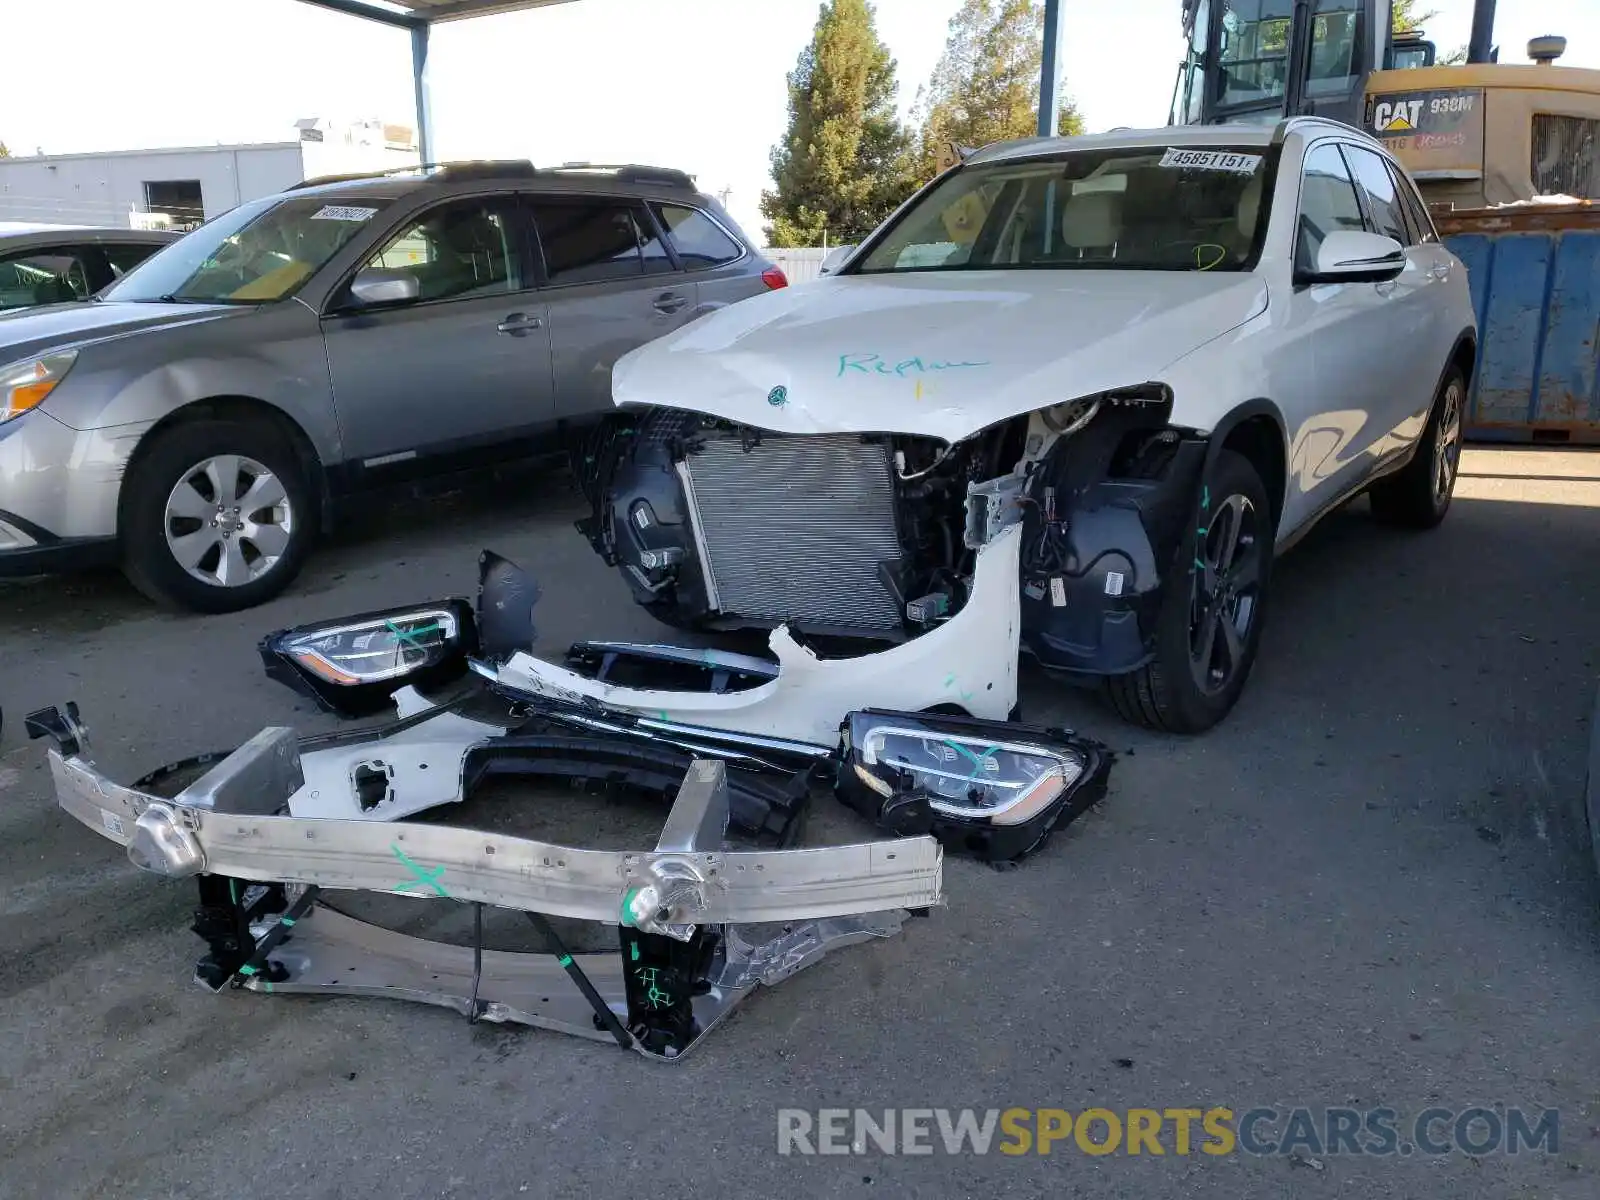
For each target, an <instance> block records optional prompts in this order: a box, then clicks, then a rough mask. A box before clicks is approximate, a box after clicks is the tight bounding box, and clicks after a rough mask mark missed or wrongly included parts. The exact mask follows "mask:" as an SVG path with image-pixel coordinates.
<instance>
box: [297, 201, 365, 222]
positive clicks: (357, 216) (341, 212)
mask: <svg viewBox="0 0 1600 1200" xmlns="http://www.w3.org/2000/svg"><path fill="white" fill-rule="evenodd" d="M377 213H378V210H377V209H375V208H340V207H339V206H338V205H336V204H329V205H326V206H325V207H323V208H319V209H317V211H316V212H314V213H312V214H311V219H312V220H313V221H370V220H371V219H372V218H373V217H375V216H376V215H377Z"/></svg>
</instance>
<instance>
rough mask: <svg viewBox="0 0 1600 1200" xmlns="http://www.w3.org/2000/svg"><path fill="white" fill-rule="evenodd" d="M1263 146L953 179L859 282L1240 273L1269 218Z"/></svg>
mask: <svg viewBox="0 0 1600 1200" xmlns="http://www.w3.org/2000/svg"><path fill="white" fill-rule="evenodd" d="M1265 170H1266V162H1265V157H1264V153H1263V148H1262V147H1254V148H1251V147H1233V146H1205V147H1197V148H1191V149H1180V148H1173V147H1164V146H1153V147H1150V148H1148V149H1145V148H1142V147H1141V148H1136V149H1135V148H1128V147H1123V148H1119V149H1114V150H1082V151H1076V152H1073V153H1069V154H1059V155H1053V156H1051V157H1050V158H1039V159H1028V160H1026V161H1021V162H999V163H993V164H986V165H980V166H972V167H962V168H959V169H958V170H955V171H952V172H951V173H950V174H949V175H948V176H947V177H946V178H945V179H944V180H943V181H942V182H940V183H938V184H936V185H935V186H934V187H933V188H931V189H930V190H929V191H928V192H927V193H926V194H925V195H924V196H923V197H922V198H921V199H920V200H918V201H917V202H916V203H915V204H914V205H912V206H911V208H909V209H908V210H907V211H906V212H905V213H904V215H902V216H901V217H900V219H899V220H898V221H896V222H895V223H894V224H893V225H892V226H891V227H890V228H889V229H888V231H887V232H886V233H885V234H884V235H883V236H882V237H881V238H879V239H878V241H877V244H876V245H874V246H873V247H872V249H871V251H870V252H869V253H868V254H867V255H866V257H865V258H864V259H863V260H862V261H861V263H860V264H859V266H857V267H856V268H855V269H854V271H853V272H852V273H860V274H868V275H870V274H878V273H883V272H892V271H930V270H945V271H949V270H962V269H969V270H995V269H1018V268H1040V267H1056V268H1065V269H1071V268H1074V267H1077V268H1086V269H1092V270H1124V271H1138V270H1145V271H1237V270H1241V269H1242V268H1243V267H1244V265H1245V263H1246V262H1247V261H1248V260H1249V258H1250V253H1251V249H1252V247H1253V246H1254V244H1255V238H1256V230H1257V227H1258V226H1259V225H1260V223H1261V221H1262V220H1263V219H1264V217H1265V209H1266V205H1265V204H1264V203H1262V199H1261V196H1262V187H1263V180H1264V177H1265Z"/></svg>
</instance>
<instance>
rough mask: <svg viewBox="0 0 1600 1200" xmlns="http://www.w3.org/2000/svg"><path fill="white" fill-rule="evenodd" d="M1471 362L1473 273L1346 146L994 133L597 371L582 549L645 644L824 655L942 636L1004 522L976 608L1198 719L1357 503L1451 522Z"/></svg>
mask: <svg viewBox="0 0 1600 1200" xmlns="http://www.w3.org/2000/svg"><path fill="white" fill-rule="evenodd" d="M1476 342H1477V335H1476V327H1475V322H1474V317H1473V310H1472V304H1471V301H1470V299H1469V296H1468V290H1467V277H1466V270H1465V268H1464V267H1463V266H1462V264H1461V263H1460V261H1459V260H1457V259H1456V258H1455V257H1454V255H1452V254H1451V253H1450V251H1449V250H1447V249H1446V248H1445V246H1444V245H1443V244H1442V243H1441V242H1440V240H1439V237H1438V234H1437V233H1436V231H1435V230H1434V227H1433V224H1432V222H1431V221H1430V220H1429V217H1428V214H1427V211H1426V209H1425V207H1424V205H1423V204H1422V202H1421V200H1420V198H1419V197H1418V195H1417V191H1416V189H1415V187H1414V185H1413V184H1412V182H1411V181H1410V179H1409V178H1407V176H1406V174H1405V172H1404V171H1403V170H1402V169H1401V168H1400V167H1399V165H1398V164H1397V163H1396V162H1395V161H1394V160H1393V159H1392V158H1390V157H1389V156H1388V155H1387V154H1386V153H1385V152H1384V150H1383V149H1382V147H1381V146H1380V145H1379V144H1378V143H1377V142H1376V141H1375V140H1373V139H1372V138H1370V137H1367V136H1366V135H1364V134H1362V133H1360V132H1359V131H1357V130H1355V129H1353V128H1350V127H1348V126H1344V125H1340V124H1335V123H1333V122H1329V121H1326V120H1320V119H1315V118H1292V119H1290V120H1288V121H1285V122H1283V123H1281V124H1279V125H1277V126H1276V127H1265V126H1264V127H1210V128H1169V129H1157V130H1151V131H1142V132H1117V133H1110V134H1105V135H1097V136H1093V137H1080V138H1072V139H1065V140H1063V139H1039V140H1028V141H1021V142H1010V143H1004V144H999V145H994V146H990V147H987V148H985V149H983V150H981V151H979V152H977V153H975V154H973V155H971V156H970V157H968V158H967V160H966V161H965V162H963V163H962V164H961V165H960V166H958V167H956V168H955V169H953V170H951V171H948V172H946V173H945V174H943V175H941V176H940V177H939V178H938V179H936V180H934V181H933V182H932V183H931V184H929V185H928V186H927V187H925V188H924V189H922V190H921V191H920V192H919V193H918V194H917V195H916V196H914V197H913V198H912V199H911V200H909V201H908V202H907V203H906V204H905V205H904V206H903V207H902V208H901V209H900V210H899V211H898V212H896V213H895V214H894V215H893V216H892V217H891V218H890V219H889V220H888V221H887V222H885V224H884V225H883V226H882V227H881V228H879V229H878V230H877V231H876V232H875V233H873V235H872V236H871V237H869V238H868V239H867V240H866V241H864V242H863V243H862V244H861V245H860V246H859V247H857V248H856V249H855V250H854V251H852V252H851V253H850V256H849V258H848V259H847V260H846V261H845V262H844V263H843V264H842V265H841V266H839V267H838V268H837V270H836V271H835V272H834V273H832V274H831V275H829V276H828V277H826V278H823V279H820V280H818V281H817V282H815V283H812V284H807V285H804V286H801V287H796V288H791V289H787V290H784V291H780V292H774V293H772V294H770V295H765V296H758V297H756V298H754V299H751V300H748V301H744V302H742V303H739V304H736V305H732V306H730V307H728V308H725V309H722V310H720V311H718V312H714V313H711V314H709V315H707V316H705V317H703V318H701V319H699V320H696V321H694V322H693V323H691V324H689V325H688V326H686V327H684V328H683V329H681V330H679V331H677V332H675V333H673V334H670V335H668V336H667V337H664V338H662V339H661V340H659V341H657V342H654V343H652V344H650V345H648V346H645V347H643V348H641V349H639V350H636V351H634V352H633V353H631V354H629V355H627V356H626V357H624V358H623V359H622V360H620V361H619V362H618V363H617V366H616V368H615V371H614V374H613V398H614V400H615V402H616V404H617V406H618V411H617V412H616V413H615V414H613V416H612V418H611V419H610V421H609V422H608V424H607V425H606V426H605V428H604V429H603V431H602V433H601V434H600V436H599V437H598V438H597V439H596V441H595V443H594V445H593V446H592V447H591V452H590V454H589V455H588V462H589V466H588V468H587V471H586V475H585V479H584V482H585V485H586V489H587V491H588V494H589V497H590V499H591V500H592V502H593V504H594V514H593V517H592V518H591V519H589V520H587V521H586V522H584V524H583V528H584V530H585V532H586V533H587V535H588V536H589V538H590V540H591V541H592V543H593V544H594V546H595V548H596V549H597V550H598V551H599V552H600V553H601V554H602V555H604V556H605V557H606V559H607V560H608V561H609V562H611V563H613V564H615V565H617V566H619V567H620V568H621V570H622V572H623V575H624V578H625V579H626V580H627V582H628V584H629V586H630V588H631V589H632V590H633V593H634V595H635V597H636V598H637V599H638V600H639V601H640V602H641V603H642V604H644V605H645V606H646V607H648V608H649V609H650V610H651V611H652V612H653V613H655V614H656V615H657V616H658V617H660V618H661V619H663V620H664V621H667V622H668V623H670V624H673V625H676V626H679V627H691V628H701V629H737V628H763V627H765V628H776V627H778V626H785V627H787V629H788V630H789V631H790V632H791V634H793V635H796V636H799V637H801V638H805V639H808V640H809V641H810V642H811V643H812V645H813V646H815V647H817V648H818V651H819V652H820V653H824V654H826V653H830V652H837V650H836V649H835V648H836V647H838V646H844V645H854V646H859V645H860V640H861V639H865V640H866V641H868V642H878V643H888V644H893V643H905V642H907V641H914V640H915V639H918V638H920V637H922V636H924V635H926V634H927V633H929V632H931V631H933V630H934V629H936V628H937V627H939V626H940V625H942V624H943V623H945V622H947V621H950V620H951V619H952V618H953V617H955V616H956V615H958V614H959V613H960V612H961V611H962V609H963V607H964V606H965V605H966V604H967V602H968V600H969V598H970V597H971V595H972V584H973V578H974V573H975V564H976V561H977V559H978V558H979V557H981V556H982V554H983V551H984V547H985V546H986V545H987V544H988V543H989V542H991V541H992V540H994V539H995V538H996V537H997V535H998V534H999V533H1000V531H1002V530H1008V529H1009V527H1010V526H1013V525H1018V526H1020V527H1021V531H1020V539H1019V541H1018V547H1019V549H1018V553H1017V561H1018V569H1017V573H1016V579H1015V582H1014V586H1013V587H1012V589H1011V591H1010V592H1009V593H1008V595H1010V596H1012V597H1014V601H1011V600H1008V601H1006V604H1007V605H1009V606H1010V607H1011V609H1012V611H1011V612H1010V613H1000V612H998V611H997V612H996V614H995V619H996V620H1001V621H1005V622H1007V623H1009V622H1012V621H1014V622H1016V623H1017V624H1018V625H1019V626H1020V628H1019V629H1018V630H1017V634H1016V638H1015V641H1016V642H1017V643H1019V644H1020V646H1021V648H1022V650H1023V651H1024V652H1025V653H1028V654H1031V655H1032V656H1033V657H1035V658H1036V659H1037V660H1038V661H1039V662H1040V663H1041V664H1043V665H1044V666H1045V667H1046V668H1047V669H1049V670H1050V671H1052V672H1056V673H1059V674H1060V675H1061V676H1063V677H1065V678H1067V679H1069V680H1072V681H1075V682H1088V683H1096V684H1101V685H1103V686H1104V688H1105V690H1106V691H1107V692H1108V693H1109V696H1110V698H1111V700H1112V702H1113V703H1114V705H1115V706H1116V708H1117V709H1118V711H1119V712H1121V713H1122V714H1123V715H1124V716H1125V717H1127V718H1130V719H1133V720H1137V721H1140V722H1143V723H1145V724H1148V725H1151V726H1153V727H1156V728H1161V729H1167V730H1172V731H1183V732H1197V731H1200V730H1204V729H1206V728H1208V727H1210V726H1212V725H1214V724H1215V723H1216V722H1217V721H1219V720H1220V719H1221V718H1222V717H1223V716H1224V715H1225V714H1226V713H1227V712H1228V711H1229V710H1230V709H1231V708H1232V706H1233V704H1234V703H1235V701H1236V700H1237V698H1238V696H1239V694H1240V691H1241V689H1242V688H1243V687H1244V685H1245V681H1246V679H1247V677H1248V675H1249V672H1250V668H1251V664H1252V661H1253V659H1254V657H1255V654H1256V649H1257V646H1258V644H1259V641H1260V637H1261V631H1262V625H1263V622H1264V621H1265V619H1266V615H1267V610H1268V600H1269V595H1270V590H1271V578H1272V573H1271V572H1272V563H1273V559H1274V557H1275V556H1276V555H1277V554H1278V553H1281V552H1282V551H1283V550H1284V549H1286V548H1287V547H1288V546H1289V545H1290V544H1291V543H1293V542H1294V541H1295V540H1297V539H1298V538H1300V537H1301V536H1302V535H1303V534H1305V533H1306V531H1307V530H1308V529H1310V528H1311V526H1312V525H1313V524H1314V523H1315V522H1316V521H1317V520H1318V519H1319V518H1321V517H1322V516H1323V515H1325V514H1326V513H1328V512H1330V511H1331V510H1333V509H1334V508H1336V507H1338V506H1339V505H1341V504H1342V503H1343V502H1345V501H1347V500H1349V499H1350V498H1351V497H1353V496H1355V495H1357V494H1358V493H1361V492H1368V493H1369V494H1370V496H1371V501H1372V507H1373V509H1374V511H1375V512H1376V513H1377V514H1378V515H1379V516H1380V517H1382V518H1384V519H1387V520H1391V521H1395V522H1399V523H1404V524H1407V525H1411V526H1415V527H1424V528H1425V527H1431V526H1434V525H1436V524H1438V522H1439V521H1440V520H1442V519H1443V517H1444V515H1445V512H1446V511H1447V509H1448V508H1449V505H1450V498H1451V493H1452V490H1453V488H1454V484H1455V478H1456V466H1457V461H1458V457H1459V452H1460V444H1461V429H1462V418H1463V409H1464V407H1465V403H1466V397H1467V394H1468V387H1469V383H1470V380H1471V378H1472V372H1473V365H1474V361H1475V357H1476V353H1477V349H1476ZM986 594H987V593H986ZM840 639H842V641H841V640H840ZM824 648H826V649H824ZM853 652H855V653H859V650H856V651H853ZM951 677H952V679H954V678H955V677H956V672H955V670H954V669H953V670H952V672H951ZM969 699H970V697H966V696H963V695H952V697H951V705H952V706H953V707H956V708H963V707H964V708H967V709H969V710H972V709H975V708H976V709H981V708H982V705H981V703H965V702H964V701H967V700H969ZM975 715H992V714H987V713H981V712H978V713H975Z"/></svg>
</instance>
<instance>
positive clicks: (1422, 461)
mask: <svg viewBox="0 0 1600 1200" xmlns="http://www.w3.org/2000/svg"><path fill="white" fill-rule="evenodd" d="M1466 400H1467V381H1466V377H1465V376H1464V375H1463V374H1462V372H1461V368H1459V367H1451V368H1450V369H1449V370H1448V371H1447V372H1445V377H1444V380H1443V382H1441V383H1440V384H1439V394H1438V395H1437V396H1435V397H1434V400H1433V409H1432V410H1431V411H1430V412H1429V413H1428V423H1427V425H1425V426H1424V427H1423V430H1422V436H1421V437H1419V438H1418V439H1417V449H1416V453H1415V454H1413V455H1412V458H1411V461H1410V462H1408V463H1407V464H1406V465H1405V466H1404V467H1402V468H1400V470H1398V471H1396V472H1395V473H1394V474H1393V475H1390V476H1389V477H1387V478H1386V479H1380V480H1378V482H1377V483H1375V484H1373V485H1372V487H1371V489H1370V490H1369V491H1368V495H1369V496H1370V497H1371V499H1372V512H1373V515H1374V516H1376V517H1377V518H1378V519H1379V520H1380V521H1383V522H1386V523H1387V524H1390V525H1400V526H1404V527H1406V528H1410V529H1432V528H1434V527H1435V526H1437V525H1438V524H1439V522H1441V521H1443V520H1444V516H1445V513H1447V512H1449V511H1450V498H1451V497H1452V496H1453V495H1454V494H1455V489H1456V478H1457V475H1458V474H1459V468H1460V465H1461V424H1462V417H1463V415H1464V413H1465V410H1466Z"/></svg>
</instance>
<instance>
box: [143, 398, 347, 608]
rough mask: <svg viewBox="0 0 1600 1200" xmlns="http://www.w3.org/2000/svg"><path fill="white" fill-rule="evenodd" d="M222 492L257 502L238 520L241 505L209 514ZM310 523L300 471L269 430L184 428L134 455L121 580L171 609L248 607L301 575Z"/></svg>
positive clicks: (210, 424) (223, 424) (222, 425)
mask: <svg viewBox="0 0 1600 1200" xmlns="http://www.w3.org/2000/svg"><path fill="white" fill-rule="evenodd" d="M230 468H231V477H230ZM219 488H221V489H222V492H221V493H219V491H218V489H219ZM229 489H231V490H232V493H233V495H232V497H231V498H232V499H235V500H239V501H248V500H250V499H254V500H258V501H261V502H262V503H261V504H260V505H259V506H258V507H256V508H254V509H244V510H242V511H239V512H238V513H237V515H235V513H234V511H233V510H234V509H235V508H240V509H242V508H243V506H242V504H241V505H227V504H223V505H221V507H217V501H218V500H219V498H223V494H222V493H225V492H226V491H227V490H229ZM251 517H262V518H264V519H262V520H260V521H252V520H250V518H251ZM316 517H317V505H316V503H315V499H314V497H313V494H312V489H311V486H310V484H309V483H307V481H306V477H305V470H304V468H303V467H302V466H301V464H300V460H299V457H298V456H297V455H296V454H295V452H294V448H293V447H292V446H291V445H290V443H289V440H288V438H287V437H286V436H285V435H284V434H283V433H282V432H281V431H280V430H279V429H278V428H277V427H276V426H274V425H272V424H270V423H268V422H266V421H261V420H251V419H248V418H246V419H242V420H241V419H231V420H204V421H192V422H185V423H183V424H180V425H177V426H174V427H173V428H171V429H168V430H165V431H162V432H159V433H157V434H156V435H155V440H154V441H152V442H150V443H149V444H147V445H144V446H141V447H140V449H139V453H138V456H137V457H136V458H135V460H134V462H133V464H132V466H131V468H130V470H129V472H128V475H127V478H126V480H125V482H124V484H123V491H122V503H121V512H120V522H119V523H120V530H121V538H122V569H123V573H124V574H125V575H127V577H128V579H129V580H130V581H131V582H132V583H133V585H134V586H135V587H136V588H138V589H139V590H140V591H141V592H143V593H144V594H145V595H147V596H149V597H150V598H151V599H152V600H155V601H156V602H157V603H159V604H163V605H165V606H167V607H170V608H177V609H187V610H189V611H191V612H203V613H226V612H238V611H239V610H241V609H246V608H252V607H254V606H255V605H257V604H261V603H264V602H265V601H267V600H270V599H271V598H272V597H274V596H276V595H278V593H280V592H282V591H283V589H284V588H286V587H288V586H289V584H290V583H291V582H292V581H293V580H294V578H295V576H296V575H298V574H299V573H300V568H301V567H302V566H303V565H304V564H305V559H306V556H307V554H309V553H310V550H311V543H312V540H313V537H314V523H315V521H316ZM169 535H170V536H169ZM180 556H182V557H181V558H180ZM191 568H192V569H191Z"/></svg>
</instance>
